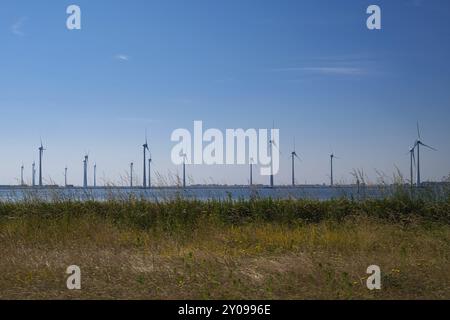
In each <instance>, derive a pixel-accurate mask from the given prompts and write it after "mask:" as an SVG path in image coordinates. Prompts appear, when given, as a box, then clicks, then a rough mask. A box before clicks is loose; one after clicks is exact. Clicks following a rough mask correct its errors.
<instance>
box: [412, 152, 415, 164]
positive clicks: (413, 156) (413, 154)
mask: <svg viewBox="0 0 450 320" xmlns="http://www.w3.org/2000/svg"><path fill="white" fill-rule="evenodd" d="M412 158H413V162H414V167H416V154H415V153H414V151H413V152H412Z"/></svg>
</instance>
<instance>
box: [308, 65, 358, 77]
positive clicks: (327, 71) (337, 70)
mask: <svg viewBox="0 0 450 320" xmlns="http://www.w3.org/2000/svg"><path fill="white" fill-rule="evenodd" d="M301 70H302V71H306V72H311V73H316V74H323V75H343V76H358V75H363V74H366V71H365V70H364V69H361V68H353V67H307V68H301Z"/></svg>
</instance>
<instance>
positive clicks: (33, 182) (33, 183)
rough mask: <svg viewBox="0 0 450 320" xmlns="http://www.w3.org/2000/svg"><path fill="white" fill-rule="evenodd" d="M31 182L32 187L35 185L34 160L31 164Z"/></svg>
mask: <svg viewBox="0 0 450 320" xmlns="http://www.w3.org/2000/svg"><path fill="white" fill-rule="evenodd" d="M31 184H32V185H33V187H35V186H36V163H35V162H34V161H33V164H32V165H31Z"/></svg>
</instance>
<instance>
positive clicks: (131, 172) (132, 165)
mask: <svg viewBox="0 0 450 320" xmlns="http://www.w3.org/2000/svg"><path fill="white" fill-rule="evenodd" d="M133 167H134V163H133V162H132V163H130V187H131V188H133Z"/></svg>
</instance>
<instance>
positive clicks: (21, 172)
mask: <svg viewBox="0 0 450 320" xmlns="http://www.w3.org/2000/svg"><path fill="white" fill-rule="evenodd" d="M23 169H24V167H23V164H22V166H21V167H20V185H21V186H24V185H25V182H24V181H23Z"/></svg>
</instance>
